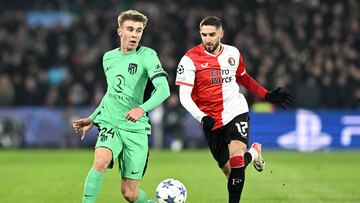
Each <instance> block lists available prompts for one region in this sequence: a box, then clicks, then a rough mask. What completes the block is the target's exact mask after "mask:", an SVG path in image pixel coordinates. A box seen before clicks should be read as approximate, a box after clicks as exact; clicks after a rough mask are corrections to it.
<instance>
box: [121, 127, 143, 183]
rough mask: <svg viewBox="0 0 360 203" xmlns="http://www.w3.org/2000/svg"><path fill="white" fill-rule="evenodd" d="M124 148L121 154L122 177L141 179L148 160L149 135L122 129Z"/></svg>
mask: <svg viewBox="0 0 360 203" xmlns="http://www.w3.org/2000/svg"><path fill="white" fill-rule="evenodd" d="M120 136H121V138H122V140H123V145H124V146H123V150H122V152H121V154H120V156H119V167H120V168H119V169H120V172H121V177H122V178H128V179H134V180H140V179H141V178H142V177H143V175H144V173H145V169H146V165H147V160H148V152H149V147H148V135H147V134H146V133H136V132H129V131H124V130H120Z"/></svg>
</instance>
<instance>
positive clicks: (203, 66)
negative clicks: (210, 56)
mask: <svg viewBox="0 0 360 203" xmlns="http://www.w3.org/2000/svg"><path fill="white" fill-rule="evenodd" d="M208 65H209V63H203V64H200V66H201V67H202V68H206V67H208Z"/></svg>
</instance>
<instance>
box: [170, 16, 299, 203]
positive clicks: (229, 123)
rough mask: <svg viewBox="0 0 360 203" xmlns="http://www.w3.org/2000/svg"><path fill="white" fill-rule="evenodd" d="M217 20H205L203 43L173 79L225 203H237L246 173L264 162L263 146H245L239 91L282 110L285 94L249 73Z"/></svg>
mask: <svg viewBox="0 0 360 203" xmlns="http://www.w3.org/2000/svg"><path fill="white" fill-rule="evenodd" d="M223 35H224V31H223V28H222V22H221V19H219V18H217V17H215V16H209V17H206V18H204V19H203V20H202V21H201V23H200V36H201V40H202V43H201V44H199V45H197V46H195V47H193V48H192V49H190V50H189V51H188V52H187V53H186V54H185V55H184V56H183V57H182V59H181V61H180V63H179V66H178V69H177V76H176V84H177V85H179V86H180V87H179V95H180V102H181V104H182V105H183V106H184V107H185V109H186V110H187V111H188V112H190V113H191V114H192V116H193V117H195V118H196V119H197V120H198V121H199V122H200V123H201V124H202V128H203V132H204V135H205V137H206V139H207V142H208V144H209V148H210V151H211V153H212V155H213V157H214V159H215V160H216V161H217V163H218V165H219V167H220V168H221V169H222V170H223V172H224V174H225V176H226V177H227V178H228V183H227V187H228V193H229V203H238V202H239V201H240V198H241V193H242V190H243V186H244V181H245V168H246V166H247V165H248V164H249V163H252V162H253V165H254V167H255V169H256V170H258V171H262V170H264V167H265V161H264V159H263V157H262V155H261V144H259V143H253V144H252V145H251V147H250V148H249V149H248V145H249V115H248V111H249V108H248V104H247V102H246V100H245V97H244V95H243V94H241V93H240V90H239V85H242V86H244V87H245V88H246V89H247V90H249V91H250V92H252V93H254V94H256V95H257V96H259V97H261V98H264V99H266V100H267V101H270V102H272V103H276V104H279V105H281V107H283V108H285V107H286V106H287V105H290V104H291V103H292V98H291V96H290V95H289V94H287V93H285V92H283V91H281V88H276V89H274V90H272V91H270V92H269V91H268V90H266V89H265V88H264V87H262V86H261V85H260V84H258V83H257V82H256V81H255V80H254V79H253V78H252V77H251V76H250V75H249V74H248V73H247V72H246V65H245V64H244V58H243V56H242V55H241V53H240V52H239V50H238V49H237V48H236V47H234V46H231V45H226V44H222V43H221V42H220V41H221V39H222V37H223Z"/></svg>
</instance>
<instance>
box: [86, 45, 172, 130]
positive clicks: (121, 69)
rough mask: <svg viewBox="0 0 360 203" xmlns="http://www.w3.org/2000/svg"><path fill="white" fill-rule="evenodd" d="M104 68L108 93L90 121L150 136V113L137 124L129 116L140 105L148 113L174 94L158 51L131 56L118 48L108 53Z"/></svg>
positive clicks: (141, 49)
mask: <svg viewBox="0 0 360 203" xmlns="http://www.w3.org/2000/svg"><path fill="white" fill-rule="evenodd" d="M103 68H104V72H105V76H106V82H107V91H106V94H105V95H104V97H103V99H102V101H101V103H100V105H99V106H98V108H97V109H96V110H95V112H94V113H93V114H91V116H90V119H91V120H93V121H94V123H108V124H111V125H112V126H113V127H116V128H119V129H123V130H127V131H132V132H148V133H150V131H151V127H150V123H149V119H148V117H147V115H146V114H144V116H142V117H141V118H140V119H139V120H138V121H137V122H135V123H133V122H131V121H128V120H126V119H125V116H126V114H127V113H128V112H129V111H130V110H131V109H133V108H135V107H139V106H140V107H142V108H143V109H144V111H145V112H148V111H150V110H151V109H152V108H154V107H155V106H157V105H159V104H160V103H161V102H163V101H164V100H165V99H166V98H167V97H168V96H169V95H170V92H169V85H168V82H167V79H166V78H167V74H166V72H165V71H164V69H163V68H162V66H161V63H160V61H159V59H158V57H157V54H156V52H155V51H154V50H153V49H150V48H148V47H144V46H139V47H138V48H137V49H136V50H133V51H131V52H128V53H122V52H120V49H119V48H116V49H114V50H111V51H108V52H106V53H105V54H104V57H103Z"/></svg>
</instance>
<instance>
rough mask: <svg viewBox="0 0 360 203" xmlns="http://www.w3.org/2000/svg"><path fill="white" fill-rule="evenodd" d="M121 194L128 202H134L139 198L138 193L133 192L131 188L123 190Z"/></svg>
mask: <svg viewBox="0 0 360 203" xmlns="http://www.w3.org/2000/svg"><path fill="white" fill-rule="evenodd" d="M121 194H122V195H123V197H124V198H125V199H126V200H127V201H128V202H134V201H135V200H136V199H137V197H138V192H137V191H132V190H130V189H129V188H122V189H121Z"/></svg>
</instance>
